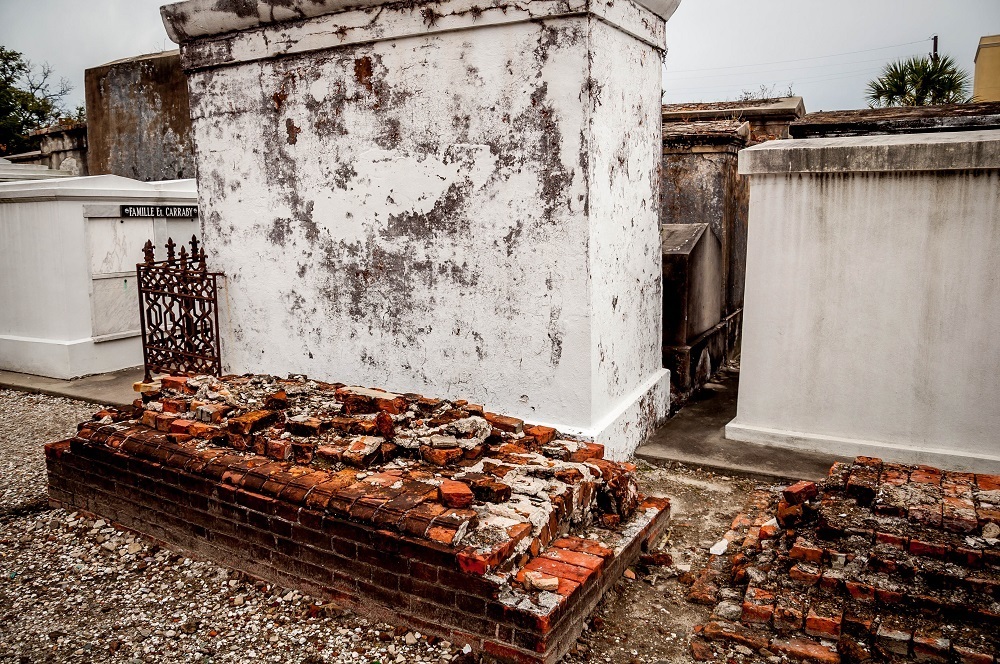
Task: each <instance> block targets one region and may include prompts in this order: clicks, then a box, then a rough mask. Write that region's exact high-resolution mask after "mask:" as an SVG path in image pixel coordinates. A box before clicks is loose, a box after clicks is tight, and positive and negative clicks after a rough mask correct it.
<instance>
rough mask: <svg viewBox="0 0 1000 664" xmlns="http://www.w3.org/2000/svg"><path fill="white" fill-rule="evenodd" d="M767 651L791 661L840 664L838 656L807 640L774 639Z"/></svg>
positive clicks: (824, 647) (828, 649)
mask: <svg viewBox="0 0 1000 664" xmlns="http://www.w3.org/2000/svg"><path fill="white" fill-rule="evenodd" d="M769 649H770V650H772V651H774V652H776V653H779V654H782V655H787V656H788V657H790V658H791V659H797V660H799V661H803V662H816V663H818V664H840V655H838V654H837V653H836V652H835V651H833V650H831V649H830V648H827V647H826V646H824V645H822V644H820V643H816V642H815V641H810V640H809V639H801V638H800V639H774V640H773V641H771V645H770V646H769Z"/></svg>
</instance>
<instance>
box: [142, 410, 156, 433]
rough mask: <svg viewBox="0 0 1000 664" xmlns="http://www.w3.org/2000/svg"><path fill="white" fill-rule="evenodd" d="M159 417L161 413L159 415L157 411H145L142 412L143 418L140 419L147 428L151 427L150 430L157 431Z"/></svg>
mask: <svg viewBox="0 0 1000 664" xmlns="http://www.w3.org/2000/svg"><path fill="white" fill-rule="evenodd" d="M157 415H159V413H157V412H156V411H153V410H144V411H142V416H141V418H140V419H139V421H140V422H142V423H143V424H144V425H146V426H147V427H149V428H150V429H155V428H156V416H157Z"/></svg>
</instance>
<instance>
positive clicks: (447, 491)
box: [438, 480, 475, 507]
mask: <svg viewBox="0 0 1000 664" xmlns="http://www.w3.org/2000/svg"><path fill="white" fill-rule="evenodd" d="M438 498H439V499H440V500H441V502H442V503H444V504H445V505H447V506H448V507H468V506H469V505H471V504H472V502H473V500H475V495H474V494H473V493H472V489H470V488H469V485H468V484H466V483H465V482H456V481H454V480H444V481H442V482H441V485H440V486H438Z"/></svg>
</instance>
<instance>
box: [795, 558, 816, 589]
mask: <svg viewBox="0 0 1000 664" xmlns="http://www.w3.org/2000/svg"><path fill="white" fill-rule="evenodd" d="M820 576H821V572H820V570H819V568H818V567H816V566H814V565H809V564H804V563H799V564H798V565H795V566H793V567H792V568H791V569H790V570H788V577H789V578H790V579H792V580H793V581H798V582H799V583H802V584H804V585H807V586H814V585H816V584H817V583H819V579H820Z"/></svg>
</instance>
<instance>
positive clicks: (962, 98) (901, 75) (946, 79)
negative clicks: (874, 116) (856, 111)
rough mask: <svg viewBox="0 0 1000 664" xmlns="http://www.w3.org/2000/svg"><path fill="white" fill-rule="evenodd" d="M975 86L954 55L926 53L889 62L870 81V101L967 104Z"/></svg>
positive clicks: (874, 103) (872, 103)
mask: <svg viewBox="0 0 1000 664" xmlns="http://www.w3.org/2000/svg"><path fill="white" fill-rule="evenodd" d="M971 87H972V84H971V79H970V77H969V74H968V73H967V72H966V71H964V70H962V69H959V68H958V66H957V65H956V64H955V61H954V60H952V59H951V57H950V56H947V55H945V56H942V57H933V56H926V55H925V56H923V57H914V58H909V59H907V60H897V61H896V62H890V63H889V64H887V65H886V66H885V67H884V68H883V69H882V75H881V76H879V77H878V78H876V79H875V80H874V81H871V82H870V83H869V84H868V94H867V97H868V105H869V106H871V107H872V108H878V107H879V106H927V105H930V104H967V103H969V102H971V101H972V95H971V94H970V93H969V89H970V88H971Z"/></svg>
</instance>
